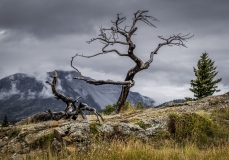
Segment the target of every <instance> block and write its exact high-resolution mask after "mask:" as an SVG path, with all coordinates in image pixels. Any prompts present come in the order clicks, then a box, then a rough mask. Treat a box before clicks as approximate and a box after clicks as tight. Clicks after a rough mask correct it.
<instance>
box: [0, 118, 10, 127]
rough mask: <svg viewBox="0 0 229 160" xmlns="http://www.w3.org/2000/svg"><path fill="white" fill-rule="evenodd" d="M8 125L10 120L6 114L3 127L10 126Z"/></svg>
mask: <svg viewBox="0 0 229 160" xmlns="http://www.w3.org/2000/svg"><path fill="white" fill-rule="evenodd" d="M8 126H9V122H8V119H7V116H6V115H5V118H4V120H3V122H2V127H8Z"/></svg>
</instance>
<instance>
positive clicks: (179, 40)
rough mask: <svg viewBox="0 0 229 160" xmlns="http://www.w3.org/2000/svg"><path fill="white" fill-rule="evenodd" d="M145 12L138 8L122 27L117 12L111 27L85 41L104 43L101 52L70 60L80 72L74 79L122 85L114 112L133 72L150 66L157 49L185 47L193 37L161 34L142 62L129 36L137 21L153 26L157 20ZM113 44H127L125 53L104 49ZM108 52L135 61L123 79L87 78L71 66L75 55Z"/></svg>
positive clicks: (122, 98) (120, 102) (118, 108)
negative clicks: (164, 35)
mask: <svg viewBox="0 0 229 160" xmlns="http://www.w3.org/2000/svg"><path fill="white" fill-rule="evenodd" d="M147 12H148V11H145V10H142V11H140V10H139V11H137V12H136V13H134V17H133V18H132V19H133V22H132V24H131V26H125V27H124V28H121V27H120V24H121V23H122V22H124V21H125V20H126V17H120V15H121V14H117V19H116V21H114V22H113V21H111V22H112V24H113V27H111V28H102V27H101V28H100V35H99V36H98V37H97V38H93V39H91V40H90V41H87V43H89V44H90V43H91V42H93V41H96V40H99V41H100V42H101V43H103V44H104V45H105V46H104V47H103V48H102V52H101V53H97V54H94V55H91V56H84V55H79V54H76V55H75V56H74V57H72V60H71V66H72V68H74V69H75V70H76V71H77V72H79V74H80V76H79V77H74V79H78V80H83V81H86V82H87V83H90V84H94V85H102V84H113V85H122V91H121V94H120V96H119V99H118V101H117V107H116V110H115V113H119V112H120V110H121V108H122V107H123V105H124V103H125V101H126V99H127V96H128V93H129V91H130V88H131V87H132V86H134V76H135V74H137V73H138V72H140V71H141V70H144V69H147V68H148V67H149V66H150V64H151V63H152V62H153V56H154V54H157V52H158V50H159V49H160V48H161V47H162V46H167V45H168V46H173V45H175V46H180V47H181V46H182V47H186V45H185V44H184V42H185V41H186V40H187V39H190V38H191V37H193V36H190V35H189V34H187V35H183V36H182V35H181V34H177V35H173V36H170V37H169V38H164V37H162V36H158V37H159V38H160V39H161V40H163V41H164V42H163V43H159V44H158V46H157V47H156V49H155V50H154V51H153V52H151V53H150V57H149V60H148V61H146V62H143V61H142V60H141V59H140V58H139V57H138V56H136V55H135V53H134V49H135V47H136V45H135V44H134V43H133V41H132V39H131V37H132V35H134V33H135V32H136V31H137V29H138V28H137V27H135V25H136V23H137V22H138V21H142V22H144V23H146V24H147V25H149V26H151V27H155V26H154V24H153V23H152V22H151V21H158V20H157V19H156V18H154V17H152V16H148V15H147ZM128 28H129V29H128ZM107 33H109V35H110V36H109V37H108V34H107ZM119 35H121V36H123V37H125V40H126V41H125V42H123V41H118V38H119ZM114 44H122V45H128V46H129V47H128V51H127V53H125V54H124V53H121V52H119V51H118V50H116V49H110V50H107V49H106V48H107V47H108V46H113V45H114ZM110 52H114V53H116V54H118V55H119V56H125V57H129V58H130V59H132V60H133V61H134V62H135V63H136V65H135V66H134V67H133V68H131V69H130V70H129V71H128V72H127V75H126V78H125V81H112V80H106V81H105V80H88V79H86V78H84V77H83V76H82V74H81V72H80V71H79V70H78V69H77V68H76V67H74V66H73V60H74V58H75V57H84V58H92V57H95V56H98V55H101V54H107V53H110Z"/></svg>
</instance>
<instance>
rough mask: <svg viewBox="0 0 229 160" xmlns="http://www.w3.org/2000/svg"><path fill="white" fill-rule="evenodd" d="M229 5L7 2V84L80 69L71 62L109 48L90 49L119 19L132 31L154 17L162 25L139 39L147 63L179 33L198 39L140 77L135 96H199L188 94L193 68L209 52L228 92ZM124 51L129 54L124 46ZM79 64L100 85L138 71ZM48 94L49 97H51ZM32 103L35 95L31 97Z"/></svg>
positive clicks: (3, 36)
mask: <svg viewBox="0 0 229 160" xmlns="http://www.w3.org/2000/svg"><path fill="white" fill-rule="evenodd" d="M227 6H229V1H227V0H220V1H217V2H216V1H214V0H202V1H198V0H193V1H183V0H174V1H171V0H164V1H160V0H155V1H151V0H142V1H135V0H134V1H130V0H117V1H111V0H107V1H105V0H97V1H93V0H88V1H81V0H76V1H72V0H65V1H61V0H55V1H54V0H50V1H45V0H39V1H28V0H21V1H12V0H2V1H1V2H0V48H1V51H0V78H3V77H5V76H8V75H10V74H13V73H17V72H23V73H30V74H32V73H34V72H37V73H39V75H42V74H44V73H46V72H48V71H53V70H55V69H57V70H72V68H71V67H70V60H71V57H72V56H74V55H75V54H76V53H83V54H85V55H91V54H95V53H98V52H100V51H101V48H102V47H103V45H102V44H101V43H99V42H98V43H97V42H95V43H92V44H90V45H88V44H87V43H86V41H87V40H90V39H91V38H93V37H96V36H97V35H98V34H99V33H98V29H99V27H100V26H101V25H102V26H104V27H111V22H110V21H111V20H115V18H116V14H117V13H123V15H125V16H127V21H126V24H127V25H129V23H130V22H131V18H132V16H133V13H134V12H136V11H137V10H139V9H140V10H142V9H144V10H149V15H153V16H154V17H156V18H157V19H159V21H160V22H156V23H154V24H155V25H156V26H157V28H152V27H149V26H147V25H145V24H144V23H138V24H137V27H138V28H139V29H138V31H137V35H136V36H135V37H134V38H133V41H134V42H135V43H136V45H137V47H136V49H135V53H136V54H137V55H138V56H139V57H140V58H142V59H143V60H144V61H146V60H147V59H148V58H149V53H150V52H151V51H153V50H154V49H155V47H156V46H157V44H158V43H160V42H161V40H160V39H158V38H157V36H159V35H163V36H165V37H168V36H170V35H173V34H178V33H183V34H187V33H191V34H194V37H193V38H192V39H190V40H189V41H188V42H186V45H187V46H188V48H179V47H164V48H162V49H161V50H160V51H159V52H158V54H157V55H155V58H154V62H153V63H152V64H151V66H150V68H149V69H148V70H145V71H143V72H142V73H140V74H137V75H136V80H135V81H136V85H135V86H134V87H133V88H132V90H133V91H137V92H140V93H141V94H143V95H146V96H149V97H152V98H154V99H155V100H156V102H157V103H163V102H164V101H167V100H172V99H176V98H183V97H186V96H192V93H191V92H190V91H189V90H188V88H189V87H190V84H189V83H190V80H191V79H194V78H195V76H194V73H193V66H196V63H197V61H198V59H199V57H200V55H201V54H202V53H203V52H205V51H206V52H208V53H209V57H210V58H211V59H212V60H213V61H215V65H216V66H217V70H218V71H219V74H218V76H217V78H223V80H222V82H220V84H219V88H220V89H221V90H222V91H221V92H220V93H224V92H226V91H228V86H229V75H228V74H227V69H228V68H229V54H228V51H229V45H228V44H227V43H228V41H229V38H228V37H229V29H228V27H227V26H229V16H228V15H229V10H228V7H227ZM113 47H115V48H116V47H117V49H119V50H120V51H123V52H126V48H125V47H123V46H113ZM74 65H75V66H76V67H78V68H79V69H80V70H81V71H82V74H83V75H85V76H89V77H92V78H94V79H115V80H123V79H124V78H125V74H126V72H127V71H128V70H129V69H130V68H131V67H133V66H134V65H135V64H134V63H133V62H132V61H131V60H130V59H128V58H122V57H121V58H120V57H118V56H117V55H115V54H113V53H109V54H106V55H101V56H99V57H95V58H93V59H83V58H77V59H75V61H74ZM44 93H45V91H44ZM31 96H32V94H31Z"/></svg>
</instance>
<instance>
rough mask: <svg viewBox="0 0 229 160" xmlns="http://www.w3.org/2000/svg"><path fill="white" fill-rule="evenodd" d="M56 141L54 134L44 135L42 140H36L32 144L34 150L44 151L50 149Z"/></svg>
mask: <svg viewBox="0 0 229 160" xmlns="http://www.w3.org/2000/svg"><path fill="white" fill-rule="evenodd" d="M53 140H54V132H52V133H50V134H47V135H44V136H42V137H41V138H40V139H38V140H36V141H35V142H34V143H33V144H32V146H31V147H32V148H42V149H46V148H49V147H50V146H51V144H52V142H53Z"/></svg>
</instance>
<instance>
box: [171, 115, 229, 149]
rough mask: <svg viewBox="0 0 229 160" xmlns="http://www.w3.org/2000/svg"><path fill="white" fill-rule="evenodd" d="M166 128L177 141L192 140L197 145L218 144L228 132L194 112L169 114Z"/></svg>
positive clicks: (225, 137)
mask: <svg viewBox="0 0 229 160" xmlns="http://www.w3.org/2000/svg"><path fill="white" fill-rule="evenodd" d="M169 118H170V121H169V125H168V130H169V132H170V134H171V135H172V137H173V138H174V139H175V140H176V141H177V142H179V143H180V142H182V143H184V142H186V141H189V142H194V143H196V144H197V145H198V146H199V147H205V146H210V145H218V144H219V141H220V140H221V139H222V138H224V139H227V136H228V133H227V132H225V130H224V129H222V128H223V126H219V125H217V124H216V123H215V122H213V121H212V120H210V119H207V118H204V117H202V116H200V115H198V114H196V113H190V114H187V113H186V114H180V115H179V114H170V115H169Z"/></svg>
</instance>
